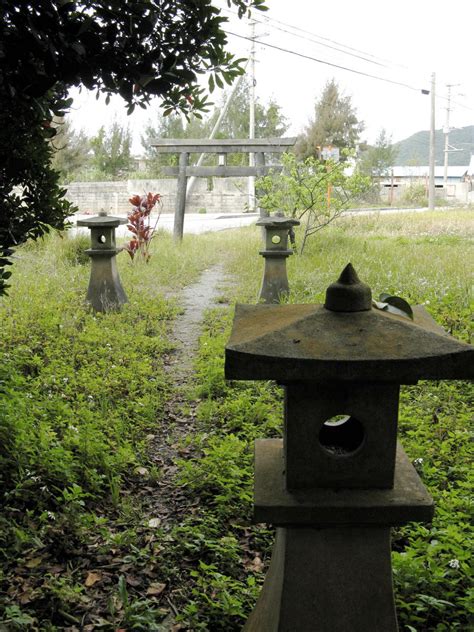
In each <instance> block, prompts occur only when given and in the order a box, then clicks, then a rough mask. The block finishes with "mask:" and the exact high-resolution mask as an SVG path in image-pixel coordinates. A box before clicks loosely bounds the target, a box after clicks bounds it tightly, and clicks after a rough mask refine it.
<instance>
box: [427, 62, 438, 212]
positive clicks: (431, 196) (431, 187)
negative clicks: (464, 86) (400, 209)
mask: <svg viewBox="0 0 474 632" xmlns="http://www.w3.org/2000/svg"><path fill="white" fill-rule="evenodd" d="M435 91H436V73H434V72H433V73H432V75H431V123H430V175H429V184H428V208H429V209H430V210H431V211H432V210H433V209H434V207H435V104H436V95H435Z"/></svg>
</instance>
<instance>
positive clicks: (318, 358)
mask: <svg viewBox="0 0 474 632" xmlns="http://www.w3.org/2000/svg"><path fill="white" fill-rule="evenodd" d="M355 278H357V275H355V276H354V275H353V274H352V273H351V274H349V275H348V274H347V272H346V273H345V276H344V273H343V275H341V277H340V278H339V281H338V283H341V282H342V283H343V282H344V279H346V280H348V281H349V282H348V285H352V284H353V283H354V279H355ZM356 282H357V283H359V280H358V278H357V281H356ZM337 289H338V292H339V290H340V288H337ZM352 290H353V288H350V287H349V288H348V292H349V293H351V292H352ZM328 291H329V289H328ZM354 296H355V299H354V300H360V296H359V293H358V292H356V293H355V294H354ZM329 297H330V298H329V306H330V307H331V308H330V309H328V308H326V307H324V306H323V305H308V304H305V305H237V306H236V310H235V318H234V324H233V329H232V333H231V337H230V340H229V342H228V344H227V346H226V362H225V372H226V377H227V378H230V379H240V380H258V379H262V380H267V379H272V380H277V381H279V382H282V383H287V382H293V381H308V380H310V381H317V382H326V381H331V382H335V381H345V382H347V381H352V382H367V381H370V382H395V383H399V384H408V383H414V382H416V381H418V380H419V379H431V380H439V379H470V378H473V377H474V347H472V346H471V345H469V344H466V343H464V342H460V341H458V340H456V339H455V338H453V337H452V336H450V335H449V334H447V333H446V332H445V331H444V330H443V329H442V328H441V327H440V326H439V325H437V324H436V322H435V321H434V320H433V319H432V318H431V316H430V315H429V313H428V312H427V311H426V310H425V309H424V308H423V307H422V306H415V307H414V308H413V320H410V319H409V318H405V317H404V316H399V315H396V314H392V313H389V312H386V311H383V310H379V309H375V308H373V307H370V308H369V309H367V308H366V306H365V305H363V306H362V308H361V309H360V311H350V310H348V309H347V302H346V301H344V300H343V298H341V295H340V294H338V297H337V301H336V303H337V305H334V302H335V301H333V300H332V299H331V291H329ZM326 303H328V295H327V298H326ZM339 303H342V305H343V309H342V310H341V311H336V309H337V306H338V305H339ZM335 308H336V309H335Z"/></svg>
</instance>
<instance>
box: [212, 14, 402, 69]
mask: <svg viewBox="0 0 474 632" xmlns="http://www.w3.org/2000/svg"><path fill="white" fill-rule="evenodd" d="M221 10H222V11H225V12H226V13H229V14H230V15H233V16H237V13H236V12H235V11H231V10H229V9H221ZM252 19H253V20H254V21H255V22H257V23H259V24H263V25H264V26H269V27H271V28H273V29H276V30H279V31H282V32H283V33H288V34H289V35H292V36H293V37H297V38H299V39H303V40H307V41H310V42H313V43H315V44H319V45H320V46H324V47H326V48H331V49H333V50H336V51H338V52H340V53H343V54H344V55H349V56H351V57H356V58H358V59H362V60H364V61H367V62H369V63H371V64H376V65H378V66H382V67H384V68H389V66H387V63H388V64H390V66H398V67H399V68H404V69H406V66H402V65H401V64H396V63H394V62H393V61H390V60H388V59H384V58H381V57H378V56H377V55H373V54H372V53H368V52H366V51H363V50H360V49H358V48H353V47H352V46H347V45H346V44H343V43H341V42H337V41H336V40H333V39H330V38H328V37H324V36H323V35H317V34H316V33H311V32H310V31H306V30H304V29H301V28H299V27H297V26H293V25H292V24H287V23H285V22H281V21H280V20H276V19H274V18H270V17H268V16H265V18H264V19H263V20H258V19H257V18H255V17H253V18H252ZM272 22H274V23H275V24H272ZM276 24H281V25H282V26H285V27H287V28H286V29H285V28H282V26H276ZM288 29H293V31H299V32H300V33H304V35H300V34H299V33H294V32H292V31H289V30H288ZM308 36H309V37H308ZM321 40H324V41H321ZM325 42H331V44H326V43H325ZM332 44H334V45H335V46H333V45H332ZM340 47H342V48H340ZM343 49H347V50H343ZM350 51H354V52H350ZM357 53H359V54H357ZM369 57H372V59H369ZM377 60H379V61H377Z"/></svg>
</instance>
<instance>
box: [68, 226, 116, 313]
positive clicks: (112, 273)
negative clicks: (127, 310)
mask: <svg viewBox="0 0 474 632" xmlns="http://www.w3.org/2000/svg"><path fill="white" fill-rule="evenodd" d="M126 223H127V220H126V219H124V218H121V217H111V216H109V215H107V214H106V213H103V214H99V215H97V216H95V217H90V218H88V219H83V220H78V222H77V225H78V226H87V228H89V229H90V231H91V247H90V248H89V249H88V250H86V252H87V254H88V255H89V257H90V258H91V276H90V280H89V288H88V290H87V297H86V300H87V301H88V302H89V303H90V304H91V306H92V308H93V309H94V310H95V311H96V312H108V311H111V310H118V309H120V308H121V306H122V305H123V304H124V303H126V302H127V301H128V299H127V295H126V294H125V290H124V289H123V287H122V283H121V282H120V277H119V273H118V270H117V260H116V255H117V253H118V252H120V249H118V248H117V245H116V242H115V230H116V228H117V227H118V226H120V225H121V224H126Z"/></svg>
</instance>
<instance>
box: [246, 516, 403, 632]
mask: <svg viewBox="0 0 474 632" xmlns="http://www.w3.org/2000/svg"><path fill="white" fill-rule="evenodd" d="M244 630H245V632H277V631H278V632H283V631H284V632H337V631H340V632H349V631H350V632H382V631H383V632H397V630H398V627H397V619H396V614H395V605H394V600H393V590H392V575H391V563H390V527H334V528H322V529H320V528H315V527H287V528H279V529H277V536H276V541H275V545H274V550H273V556H272V561H271V565H270V569H269V571H268V574H267V577H266V579H265V584H264V586H263V589H262V593H261V596H260V598H259V601H258V603H257V606H256V608H255V610H254V611H253V612H252V614H251V615H250V618H249V619H248V621H247V623H246V625H245V627H244Z"/></svg>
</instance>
